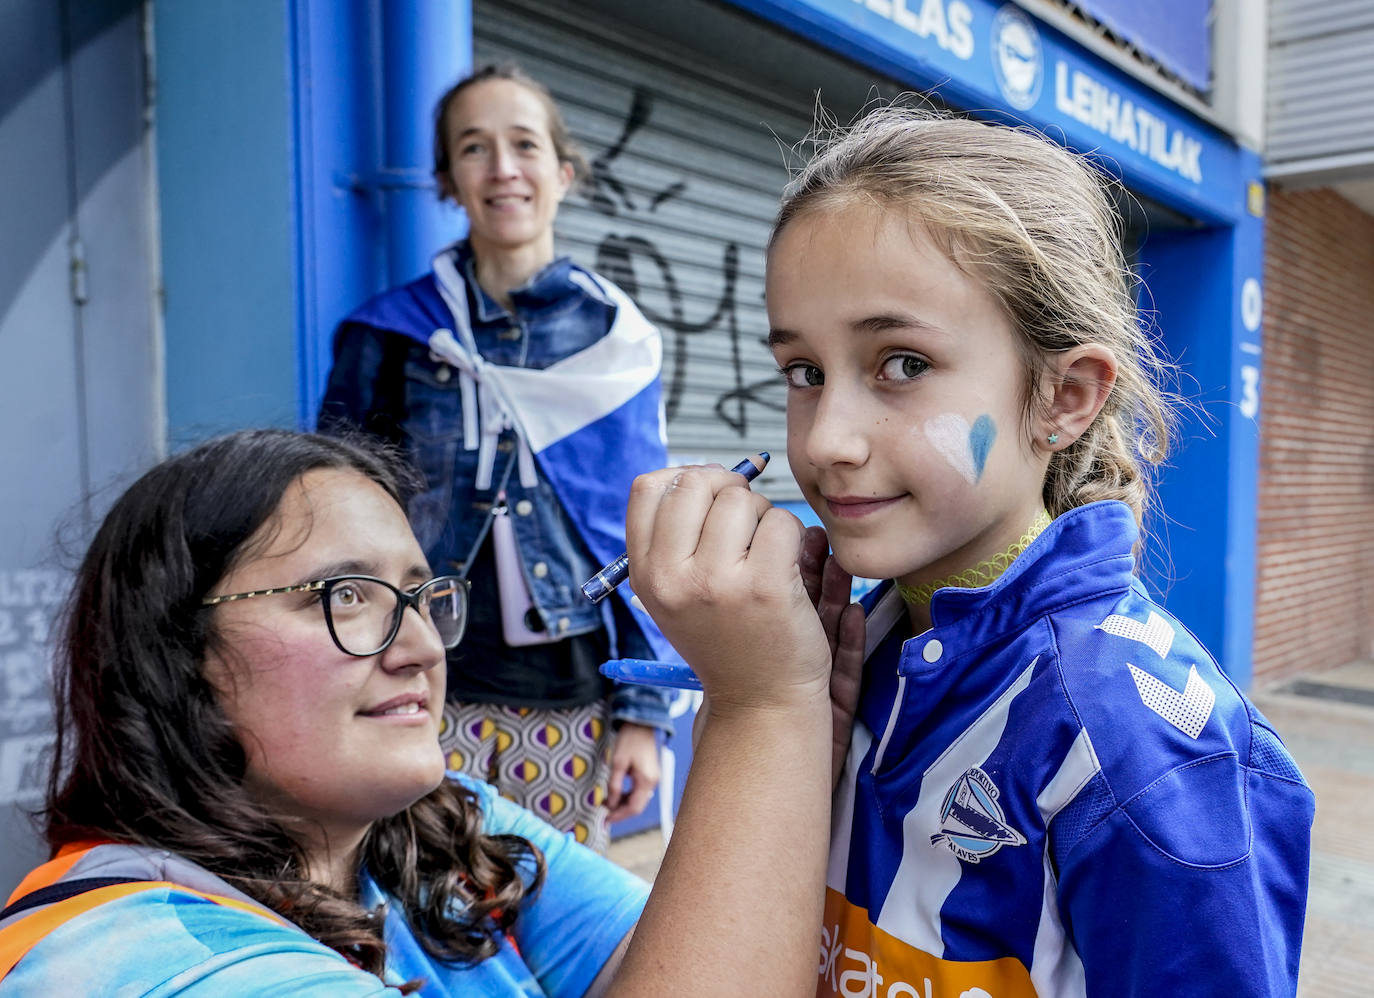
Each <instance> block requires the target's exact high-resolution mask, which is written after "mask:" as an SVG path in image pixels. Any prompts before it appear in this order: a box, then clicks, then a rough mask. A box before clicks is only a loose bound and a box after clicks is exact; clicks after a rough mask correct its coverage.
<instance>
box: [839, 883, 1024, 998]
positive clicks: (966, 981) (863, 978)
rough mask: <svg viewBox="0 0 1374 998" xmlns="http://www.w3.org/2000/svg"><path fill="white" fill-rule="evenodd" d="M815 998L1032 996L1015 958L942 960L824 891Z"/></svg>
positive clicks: (981, 997) (841, 895)
mask: <svg viewBox="0 0 1374 998" xmlns="http://www.w3.org/2000/svg"><path fill="white" fill-rule="evenodd" d="M819 972H820V983H819V985H818V986H817V988H816V994H817V996H818V998H829V996H832V995H842V996H844V998H970V996H971V998H985V996H986V998H992V996H994V995H995V996H996V998H1035V987H1034V986H1033V985H1032V984H1031V979H1030V971H1028V970H1027V969H1026V965H1025V964H1023V963H1022V962H1021V961H1020V960H1018V959H1016V958H1015V957H1010V956H1009V957H1003V958H1002V959H1000V960H982V961H977V962H963V961H957V960H941V959H940V958H938V957H935V956H931V955H930V954H929V953H926V952H925V951H924V950H919V949H916V948H915V947H914V946H911V945H909V944H908V943H904V942H902V940H900V939H898V938H897V937H896V936H894V935H891V934H890V933H887V932H884V931H883V930H882V929H880V928H878V927H877V926H876V925H874V924H872V923H871V922H870V921H869V919H868V912H867V911H865V910H864V909H863V908H859V907H856V906H854V905H852V904H850V903H849V901H848V900H847V899H846V898H845V896H844V895H843V894H840V893H839V892H838V891H834V890H831V889H829V888H827V889H826V892H825V922H824V928H823V929H822V931H821V960H820V967H819Z"/></svg>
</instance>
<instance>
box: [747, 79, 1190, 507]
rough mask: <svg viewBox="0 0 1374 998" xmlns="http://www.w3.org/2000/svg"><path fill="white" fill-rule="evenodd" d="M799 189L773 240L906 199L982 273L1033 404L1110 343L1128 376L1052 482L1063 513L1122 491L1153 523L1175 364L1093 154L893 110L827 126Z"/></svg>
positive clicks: (1005, 130)
mask: <svg viewBox="0 0 1374 998" xmlns="http://www.w3.org/2000/svg"><path fill="white" fill-rule="evenodd" d="M809 142H811V143H814V144H815V145H816V148H817V151H816V153H815V154H814V156H813V157H812V158H811V160H810V162H809V163H807V164H806V166H804V167H803V168H802V169H801V170H800V172H799V173H798V174H797V175H796V176H795V177H794V178H793V179H792V181H791V183H789V184H788V186H787V189H786V191H785V192H784V194H783V200H782V206H781V208H780V209H779V211H778V217H777V221H776V222H775V223H774V226H773V234H772V237H771V239H770V241H769V249H770V250H771V248H772V246H773V244H774V243H775V242H776V241H777V238H778V235H779V234H780V233H781V232H782V230H783V229H784V228H785V227H786V226H787V224H788V223H789V222H791V221H792V220H793V219H795V218H797V217H799V216H801V215H805V214H807V213H809V212H816V211H825V210H834V209H838V208H842V207H844V206H845V205H847V204H852V203H853V202H854V201H855V200H863V201H867V202H870V203H874V204H878V205H881V206H883V207H889V206H890V207H896V208H902V209H905V210H906V211H908V212H910V213H911V214H912V217H913V218H914V219H915V220H917V221H919V222H920V223H921V224H922V225H923V226H925V227H926V229H927V230H928V231H929V232H930V234H931V236H932V238H934V239H935V241H936V243H937V245H939V246H940V248H941V249H942V250H944V252H945V253H946V254H947V255H948V256H949V258H950V259H951V260H952V261H954V263H955V264H956V266H959V267H960V268H961V269H963V270H965V272H971V275H972V276H974V277H976V278H977V279H978V280H980V281H981V282H982V284H983V286H984V287H985V288H986V289H987V290H988V291H989V292H990V293H991V294H992V295H993V297H994V298H996V299H997V301H998V302H999V303H1000V304H1001V306H1002V308H1003V309H1005V311H1006V312H1007V314H1008V315H1009V316H1010V317H1011V319H1012V321H1013V324H1014V326H1015V328H1016V329H1017V330H1018V332H1019V333H1020V343H1019V345H1020V348H1021V352H1022V354H1023V357H1024V359H1025V361H1026V365H1025V367H1026V387H1025V404H1026V415H1027V417H1028V418H1029V416H1030V415H1031V413H1032V411H1033V408H1032V407H1033V406H1035V405H1037V404H1040V405H1043V404H1044V399H1043V398H1041V397H1040V395H1039V392H1038V389H1037V386H1038V385H1039V384H1040V383H1041V378H1042V376H1043V374H1044V372H1045V371H1046V369H1047V367H1048V363H1049V358H1050V356H1051V355H1052V354H1054V353H1057V352H1060V351H1063V350H1068V349H1071V348H1073V347H1075V346H1078V345H1080V344H1083V343H1089V342H1093V343H1100V344H1102V345H1104V346H1106V347H1107V348H1109V349H1110V350H1111V351H1112V353H1113V354H1114V355H1115V357H1116V360H1117V363H1118V365H1119V366H1118V369H1117V378H1116V384H1115V385H1114V386H1113V387H1112V390H1111V393H1110V394H1109V396H1108V398H1107V401H1106V404H1105V405H1104V406H1103V407H1102V411H1101V413H1100V414H1099V415H1098V417H1097V418H1096V419H1095V420H1094V421H1093V423H1092V425H1091V426H1090V427H1089V428H1088V429H1087V430H1086V431H1085V432H1084V433H1083V435H1082V436H1081V437H1079V438H1078V439H1077V440H1075V441H1074V442H1073V443H1072V444H1070V445H1069V446H1068V447H1066V448H1065V449H1063V450H1061V451H1058V452H1056V453H1055V454H1054V455H1053V456H1052V458H1051V460H1050V466H1049V471H1048V473H1047V475H1046V477H1045V485H1044V501H1045V508H1046V509H1047V510H1048V511H1049V512H1050V514H1051V515H1052V516H1058V515H1059V514H1061V513H1063V512H1065V511H1067V510H1070V509H1073V508H1074V507H1077V506H1082V505H1085V504H1087V503H1090V502H1095V501H1097V500H1099V499H1119V500H1121V501H1122V502H1124V503H1126V504H1127V505H1129V506H1130V507H1131V509H1132V510H1134V512H1135V515H1136V521H1137V523H1139V522H1141V521H1142V519H1143V517H1144V513H1145V510H1146V508H1147V507H1148V505H1149V503H1150V500H1151V496H1152V492H1153V488H1152V486H1153V472H1154V468H1155V466H1157V465H1158V464H1159V463H1160V462H1162V461H1163V460H1164V457H1165V455H1166V453H1167V451H1168V444H1169V435H1170V430H1171V428H1172V425H1173V420H1174V417H1173V412H1172V406H1173V402H1174V399H1175V397H1174V396H1173V395H1172V394H1170V393H1166V392H1165V391H1164V390H1163V387H1162V386H1163V385H1164V383H1165V382H1166V379H1167V377H1168V375H1169V373H1170V371H1171V368H1170V366H1169V365H1168V364H1167V363H1165V361H1164V360H1163V359H1162V358H1161V357H1160V355H1159V354H1158V353H1157V351H1156V349H1155V346H1154V344H1153V342H1152V341H1151V337H1150V335H1149V333H1148V332H1147V330H1146V328H1145V327H1144V326H1143V324H1142V322H1141V319H1140V316H1139V314H1138V311H1137V308H1136V303H1135V298H1134V296H1133V293H1132V292H1133V290H1134V284H1135V278H1134V276H1133V275H1132V274H1131V272H1130V270H1129V269H1128V268H1127V266H1126V262H1125V258H1124V256H1123V254H1122V250H1121V220H1120V217H1119V216H1118V215H1117V213H1116V211H1115V209H1114V207H1113V205H1112V202H1111V200H1110V198H1109V197H1108V195H1107V192H1106V189H1105V185H1106V184H1107V183H1109V182H1110V181H1109V180H1108V178H1106V177H1104V176H1102V175H1101V174H1100V173H1099V172H1098V171H1097V170H1096V169H1094V168H1093V167H1092V166H1090V165H1089V164H1088V162H1087V161H1086V160H1085V159H1084V158H1083V157H1081V156H1078V155H1076V154H1074V153H1071V152H1069V151H1067V150H1065V149H1063V148H1061V147H1060V146H1058V145H1055V144H1054V143H1053V142H1051V141H1049V140H1048V139H1046V138H1044V137H1043V136H1041V135H1039V134H1037V133H1035V132H1032V131H1030V130H1029V129H1023V128H1010V127H1007V126H1003V125H993V124H987V123H984V122H979V121H974V120H971V119H968V118H958V117H954V116H952V115H949V114H946V113H941V112H933V111H926V110H921V109H916V108H911V107H902V106H896V105H891V106H884V107H880V108H878V109H876V110H873V111H870V112H869V113H868V114H866V115H865V116H864V117H863V118H861V119H860V120H859V121H858V122H857V123H856V124H854V125H852V126H851V127H849V128H847V129H824V130H818V131H817V133H816V135H814V136H813V137H812V139H810V140H809Z"/></svg>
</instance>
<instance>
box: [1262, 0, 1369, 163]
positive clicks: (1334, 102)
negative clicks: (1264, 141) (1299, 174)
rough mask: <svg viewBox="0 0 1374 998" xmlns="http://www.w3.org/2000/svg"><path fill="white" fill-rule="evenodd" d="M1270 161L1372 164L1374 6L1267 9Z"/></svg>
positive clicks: (1291, 4)
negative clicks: (1332, 161)
mask: <svg viewBox="0 0 1374 998" xmlns="http://www.w3.org/2000/svg"><path fill="white" fill-rule="evenodd" d="M1268 99H1269V147H1268V158H1269V161H1270V163H1271V164H1285V163H1289V162H1292V161H1302V160H1320V159H1324V158H1327V157H1330V158H1332V159H1344V160H1346V161H1348V162H1349V163H1350V164H1351V165H1356V164H1362V165H1364V167H1365V169H1366V170H1367V169H1368V164H1370V163H1371V162H1374V115H1370V113H1369V107H1370V104H1371V102H1374V8H1372V7H1371V6H1370V4H1369V3H1368V0H1275V2H1274V3H1272V4H1271V5H1270V7H1269V93H1268Z"/></svg>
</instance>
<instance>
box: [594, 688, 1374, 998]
mask: <svg viewBox="0 0 1374 998" xmlns="http://www.w3.org/2000/svg"><path fill="white" fill-rule="evenodd" d="M1251 699H1253V700H1254V702H1255V704H1256V705H1257V706H1258V707H1259V708H1260V710H1262V711H1263V712H1264V714H1265V715H1266V716H1267V717H1268V718H1269V719H1270V720H1271V721H1272V722H1273V723H1274V725H1275V727H1277V728H1278V731H1279V734H1280V736H1282V738H1283V740H1284V743H1285V744H1287V746H1288V748H1289V751H1291V752H1292V753H1293V755H1294V757H1295V758H1296V759H1297V761H1298V765H1299V766H1300V767H1301V768H1302V772H1303V775H1304V776H1305V777H1307V781H1308V783H1310V784H1311V785H1312V789H1313V790H1314V791H1315V792H1316V795H1317V820H1316V825H1315V826H1314V827H1313V829H1312V874H1311V886H1310V891H1309V896H1308V902H1307V928H1306V935H1305V938H1304V942H1303V954H1302V968H1301V973H1300V976H1299V980H1298V998H1346V996H1349V998H1367V996H1369V995H1374V845H1371V830H1374V662H1364V663H1359V664H1356V665H1349V666H1345V667H1343V668H1340V669H1334V670H1331V671H1328V672H1321V673H1313V674H1309V675H1306V676H1304V677H1303V678H1302V679H1299V680H1294V681H1290V682H1287V683H1284V684H1281V685H1279V686H1277V687H1273V688H1269V689H1264V690H1259V691H1256V692H1254V693H1253V694H1252V696H1251ZM610 856H611V858H612V859H613V860H615V861H616V862H617V863H619V864H620V865H621V866H624V867H625V868H627V869H629V870H632V871H633V872H635V873H637V874H639V876H641V877H643V878H644V879H645V880H653V878H654V875H655V874H656V873H657V872H658V866H659V862H660V861H661V860H662V858H663V838H662V836H661V835H659V833H658V831H657V829H654V830H651V831H647V832H640V833H639V834H637V835H631V836H627V837H626V838H623V839H618V840H616V841H615V842H613V843H612V844H611V850H610Z"/></svg>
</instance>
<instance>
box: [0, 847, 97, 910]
mask: <svg viewBox="0 0 1374 998" xmlns="http://www.w3.org/2000/svg"><path fill="white" fill-rule="evenodd" d="M107 844H108V843H105V842H96V841H91V842H69V843H67V844H66V845H64V846H63V847H62V848H61V849H59V850H57V856H56V857H54V858H53V859H50V860H48V862H46V863H44V864H43V865H42V866H38V867H35V868H34V869H32V870H30V871H29V875H28V876H27V877H25V878H24V879H23V880H21V881H19V886H18V887H16V888H15V889H14V892H13V893H12V894H10V896H9V900H8V901H6V902H5V906H6V907H8V906H9V905H12V904H14V902H16V901H18V900H19V899H20V898H22V897H27V896H28V895H30V894H32V893H33V892H34V891H36V890H39V889H41V888H44V887H50V886H52V885H53V884H55V883H57V882H58V881H59V880H61V879H62V878H63V877H65V876H66V875H67V871H68V870H70V869H71V868H72V867H73V866H75V865H76V864H77V863H78V862H79V861H80V859H81V857H82V856H85V855H86V853H88V852H90V851H91V850H92V849H94V848H95V847H96V846H99V845H107Z"/></svg>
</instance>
